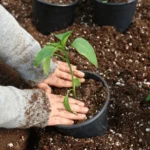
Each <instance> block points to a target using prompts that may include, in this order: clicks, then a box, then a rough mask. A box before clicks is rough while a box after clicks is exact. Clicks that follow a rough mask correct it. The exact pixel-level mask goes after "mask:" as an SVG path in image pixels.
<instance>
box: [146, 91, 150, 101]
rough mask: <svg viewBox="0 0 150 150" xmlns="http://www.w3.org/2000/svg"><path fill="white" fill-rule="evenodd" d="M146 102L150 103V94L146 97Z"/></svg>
mask: <svg viewBox="0 0 150 150" xmlns="http://www.w3.org/2000/svg"><path fill="white" fill-rule="evenodd" d="M146 101H150V93H149V94H148V96H147V97H146Z"/></svg>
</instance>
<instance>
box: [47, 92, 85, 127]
mask: <svg viewBox="0 0 150 150" xmlns="http://www.w3.org/2000/svg"><path fill="white" fill-rule="evenodd" d="M47 96H48V98H49V101H50V105H51V108H50V109H51V112H50V116H49V120H48V125H49V126H54V125H72V124H74V120H84V119H86V113H87V112H88V108H87V107H85V104H84V103H83V102H81V101H79V100H75V99H73V98H69V104H70V107H71V110H72V111H73V112H75V113H71V112H68V111H67V110H66V109H65V107H64V105H63V100H64V96H60V95H54V94H50V93H47Z"/></svg>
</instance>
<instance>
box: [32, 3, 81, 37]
mask: <svg viewBox="0 0 150 150" xmlns="http://www.w3.org/2000/svg"><path fill="white" fill-rule="evenodd" d="M60 2H62V3H60ZM78 3H79V0H65V1H59V0H33V2H32V7H33V9H32V11H33V13H32V16H33V23H34V24H35V26H36V28H37V30H38V31H40V32H41V33H43V34H45V35H48V34H49V33H51V32H54V31H58V30H61V29H64V28H66V27H68V26H70V25H71V24H72V23H73V21H74V18H75V9H76V7H77V5H78Z"/></svg>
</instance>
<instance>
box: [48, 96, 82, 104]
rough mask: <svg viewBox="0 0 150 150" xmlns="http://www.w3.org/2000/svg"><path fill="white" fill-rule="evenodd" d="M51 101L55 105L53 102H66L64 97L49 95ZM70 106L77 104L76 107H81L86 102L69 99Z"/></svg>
mask: <svg viewBox="0 0 150 150" xmlns="http://www.w3.org/2000/svg"><path fill="white" fill-rule="evenodd" d="M49 99H50V102H51V103H53V102H63V101H64V96H61V95H55V94H49ZM69 104H76V105H79V106H84V105H85V104H84V102H82V101H79V100H75V99H73V98H69Z"/></svg>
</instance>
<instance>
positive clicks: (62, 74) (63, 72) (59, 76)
mask: <svg viewBox="0 0 150 150" xmlns="http://www.w3.org/2000/svg"><path fill="white" fill-rule="evenodd" d="M72 70H73V73H74V77H75V78H79V79H80V82H81V83H83V82H85V79H84V73H83V72H81V71H79V70H77V67H76V66H73V65H72ZM43 83H45V84H42V85H40V84H39V85H38V86H40V88H41V89H44V90H45V88H48V87H46V84H47V85H50V86H56V87H72V76H71V73H70V69H69V67H68V64H67V63H64V62H61V61H58V66H57V68H56V69H55V71H54V73H52V74H51V75H50V76H49V77H48V78H47V79H46V80H45V81H43ZM42 86H44V87H43V88H42Z"/></svg>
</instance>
